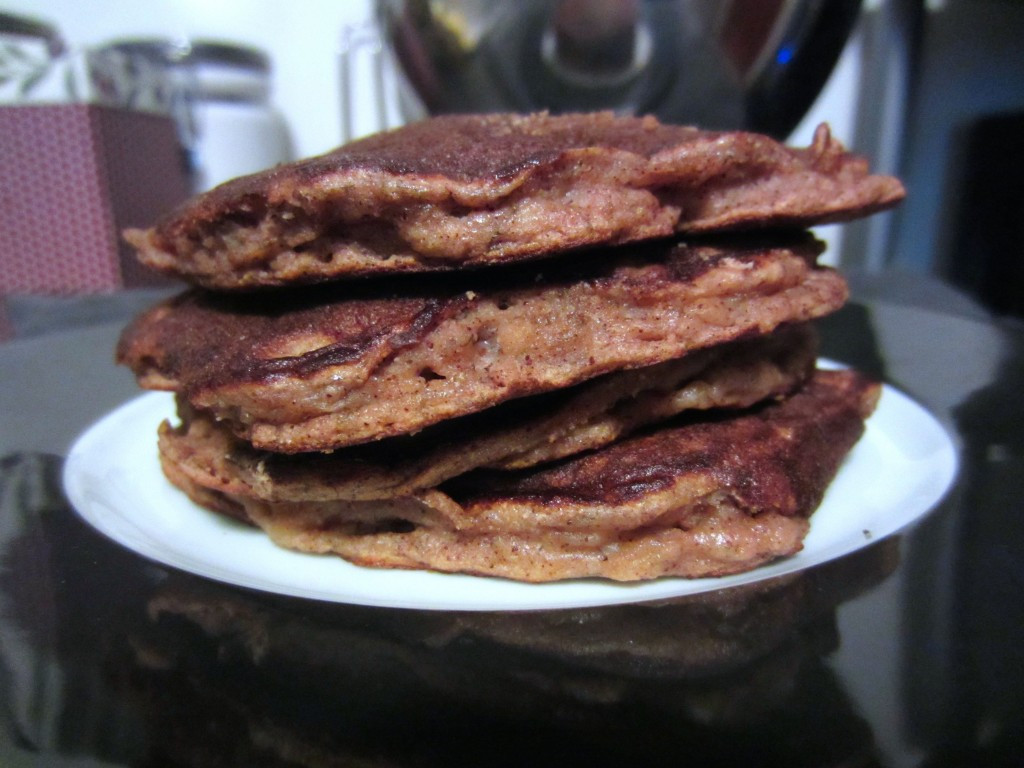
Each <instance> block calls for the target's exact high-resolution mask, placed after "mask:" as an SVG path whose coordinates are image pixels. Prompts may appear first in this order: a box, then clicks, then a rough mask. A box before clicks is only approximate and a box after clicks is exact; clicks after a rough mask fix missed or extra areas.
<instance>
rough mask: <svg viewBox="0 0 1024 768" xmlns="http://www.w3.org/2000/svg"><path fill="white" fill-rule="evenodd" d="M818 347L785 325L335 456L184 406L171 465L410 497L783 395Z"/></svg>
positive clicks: (203, 474) (300, 492) (276, 491)
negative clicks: (296, 447) (674, 419)
mask: <svg viewBox="0 0 1024 768" xmlns="http://www.w3.org/2000/svg"><path fill="white" fill-rule="evenodd" d="M816 348H817V345H816V343H815V336H814V333H813V332H812V330H811V329H810V328H809V327H806V326H798V327H792V328H785V329H781V330H780V331H777V332H776V333H775V334H772V335H770V336H768V337H763V338H756V339H749V340H744V341H739V342H733V343H731V344H723V345H719V346H717V347H713V348H711V349H708V350H702V351H699V352H695V353H694V354H692V355H688V356H687V357H685V358H682V359H680V360H672V361H669V362H666V363H661V364H659V365H655V366H650V367H648V368H641V369H637V370H634V371H625V372H619V373H612V374H609V375H607V376H605V377H601V378H599V379H596V380H594V381H592V382H589V383H586V384H583V385H580V386H578V387H575V388H570V389H568V390H561V391H559V392H556V393H552V394H551V395H548V396H540V397H530V398H522V399H520V400H516V401H513V402H510V403H506V404H505V405H499V406H496V407H495V408H491V409H488V410H486V411H483V412H481V413H479V414H476V415H473V416H469V417H463V418H461V419H454V420H450V421H446V422H443V423H442V424H439V425H437V426H436V427H433V428H428V429H426V430H424V431H422V432H420V433H418V434H417V435H415V436H410V437H406V438H392V439H390V440H382V441H378V442H375V443H370V444H367V445H362V446H355V447H352V448H349V449H342V450H339V451H335V452H334V453H331V454H307V453H303V454H275V453H269V452H266V451H257V450H255V449H253V448H252V447H251V446H249V445H248V444H247V443H245V442H244V441H241V440H239V439H238V438H236V437H235V436H234V435H233V434H232V433H231V432H230V431H229V430H228V429H226V428H224V427H222V426H221V425H219V424H217V423H216V422H215V421H213V420H212V419H210V418H208V417H206V416H204V415H203V414H201V413H196V412H194V411H193V410H192V409H190V408H188V407H187V405H185V404H180V405H179V415H180V417H181V424H180V425H179V426H178V427H176V428H173V427H171V426H170V425H169V424H164V425H162V427H161V429H160V452H161V460H162V462H163V463H164V464H168V465H173V467H172V468H171V469H170V470H169V471H170V472H172V473H177V474H182V475H187V476H189V477H191V478H192V479H193V480H194V482H196V483H197V484H199V485H202V486H205V487H212V488H219V489H221V490H223V491H228V492H230V493H233V494H237V495H244V496H251V497H255V498H259V499H263V500H265V501H331V500H338V499H345V500H352V501H364V500H373V499H388V498H395V497H400V496H409V495H412V494H414V493H416V492H418V491H422V490H424V489H427V488H431V487H433V486H435V485H437V484H439V483H441V482H444V481H445V480H448V479H450V478H452V477H455V476H457V475H460V474H463V473H465V472H468V471H469V470H472V469H475V468H477V467H481V466H492V467H503V468H519V467H528V466H533V465H535V464H538V463H542V462H548V461H553V460H555V459H559V458H563V457H565V456H569V455H572V454H575V453H579V452H581V451H584V450H591V449H594V448H598V447H601V446H603V445H605V444H607V443H610V442H612V441H614V440H615V439H617V438H619V437H620V436H622V435H625V434H629V433H630V432H633V431H635V430H636V429H638V428H639V427H642V426H644V425H646V424H651V423H655V422H658V421H661V420H664V419H667V418H669V417H670V416H673V415H675V414H678V413H680V412H682V411H684V410H691V409H698V410H706V409H711V408H743V407H746V406H749V405H752V404H753V403H756V402H758V401H760V400H763V399H765V398H772V397H782V396H784V395H786V394H788V393H789V392H791V391H792V390H794V389H796V388H797V387H799V386H800V385H801V384H803V382H804V381H805V380H806V379H807V377H808V376H810V374H811V372H812V371H813V369H814V359H815V351H816Z"/></svg>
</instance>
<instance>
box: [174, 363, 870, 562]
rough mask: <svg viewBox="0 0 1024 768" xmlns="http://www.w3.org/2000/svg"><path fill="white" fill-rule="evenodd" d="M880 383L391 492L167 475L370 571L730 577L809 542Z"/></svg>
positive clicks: (833, 380)
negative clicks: (320, 493)
mask: <svg viewBox="0 0 1024 768" xmlns="http://www.w3.org/2000/svg"><path fill="white" fill-rule="evenodd" d="M879 391H880V388H879V386H878V385H877V384H876V383H874V382H870V381H868V380H867V379H865V378H864V377H862V376H860V375H859V374H857V373H855V372H852V371H818V372H817V373H816V374H815V375H814V377H813V378H812V379H811V381H810V382H808V383H807V384H806V385H805V386H804V387H803V388H802V389H800V390H799V391H798V392H796V393H795V394H793V395H791V396H789V397H787V398H785V399H784V400H781V401H777V402H771V403H768V404H764V405H761V406H757V407H754V408H752V409H749V410H745V411H741V412H738V413H737V412H718V413H715V414H704V415H702V416H700V417H694V416H692V415H688V416H686V417H683V419H682V420H678V421H676V422H672V423H669V424H667V425H664V426H662V427H659V428H658V429H656V430H654V431H651V432H648V433H644V434H640V435H637V436H634V437H632V438H629V439H625V440H622V441H620V442H618V443H615V444H612V445H610V446H607V447H605V448H602V449H600V450H597V451H594V452H590V453H585V454H581V455H576V456H573V457H570V458H568V459H564V460H562V461H560V462H557V463H554V464H550V465H546V466H543V467H536V468H532V469H527V470H517V471H493V470H479V471H475V472H470V473H467V474H465V475H462V476H460V477H457V478H454V479H452V480H450V481H448V482H446V483H442V484H441V485H440V486H438V487H437V488H434V489H430V490H425V491H421V492H417V493H415V494H412V495H410V496H407V497H401V498H397V499H391V500H381V501H373V502H367V501H337V500H336V501H288V502H267V501H264V500H260V499H256V498H254V497H251V496H245V495H241V494H237V493H226V492H224V491H223V490H221V489H219V488H218V487H210V486H204V485H200V484H198V483H196V482H195V480H194V479H193V478H191V477H189V476H188V475H185V474H183V473H179V472H176V471H175V466H174V465H173V464H166V463H165V471H167V474H168V476H169V477H170V479H171V480H172V482H174V483H176V484H177V485H179V486H180V487H182V488H183V489H184V490H185V491H186V492H187V493H189V495H190V496H192V498H193V499H194V500H195V501H197V502H198V503H199V504H201V505H204V506H207V507H209V508H211V509H214V510H216V511H219V512H223V513H226V514H230V515H233V516H235V517H238V518H239V519H243V520H246V521H248V522H250V523H252V524H254V525H257V526H259V527H260V528H262V529H263V530H264V531H266V532H267V534H268V535H269V536H270V537H271V538H272V539H273V540H274V541H275V542H276V543H278V544H279V545H281V546H284V547H287V548H291V549H296V550H299V551H303V552H313V553H333V554H338V555H341V556H342V557H345V558H346V559H348V560H351V561H352V562H355V563H357V564H361V565H369V566H378V567H392V568H419V569H431V570H438V571H448V572H464V573H474V574H480V575H490V576H500V577H504V578H510V579H517V580H521V581H529V582H543V581H554V580H560V579H570V578H581V577H603V578H608V579H614V580H619V581H634V580H641V579H652V578H657V577H660V576H683V577H691V578H694V577H703V576H721V575H727V574H733V573H738V572H742V571H746V570H750V569H752V568H755V567H757V566H758V565H761V564H763V563H765V562H768V561H770V560H774V559H776V558H779V557H784V556H787V555H791V554H793V553H795V552H797V551H799V550H800V548H801V547H802V545H803V539H804V536H805V535H806V533H807V530H808V527H809V523H808V518H809V517H810V515H811V514H812V513H813V512H814V510H815V509H816V508H817V506H818V505H819V504H820V502H821V499H822V496H823V495H824V493H825V490H826V488H827V487H828V484H829V483H830V482H831V481H832V479H833V477H834V476H835V474H836V472H837V471H838V469H839V466H840V465H841V463H842V460H843V458H844V457H845V456H846V454H847V453H848V452H849V450H850V449H851V448H852V447H853V445H854V443H856V441H857V440H858V439H859V437H860V435H861V434H862V433H863V429H864V419H865V418H867V416H868V415H869V414H870V413H871V411H872V410H873V408H874V406H875V403H876V402H877V398H878V394H879Z"/></svg>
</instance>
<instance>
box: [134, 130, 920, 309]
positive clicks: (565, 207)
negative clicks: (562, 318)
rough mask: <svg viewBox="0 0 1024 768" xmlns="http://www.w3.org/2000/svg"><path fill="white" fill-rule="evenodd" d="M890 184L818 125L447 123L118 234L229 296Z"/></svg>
mask: <svg viewBox="0 0 1024 768" xmlns="http://www.w3.org/2000/svg"><path fill="white" fill-rule="evenodd" d="M903 194H904V192H903V188H902V186H901V185H900V183H899V181H898V180H896V179H893V178H891V177H885V176H877V175H872V174H870V173H869V171H868V168H867V164H866V162H865V161H864V159H863V158H860V157H857V156H854V155H851V154H849V153H847V152H846V151H845V150H844V148H843V147H842V145H841V144H840V143H839V142H837V141H836V140H834V139H833V138H832V137H831V136H830V135H829V133H828V130H827V128H825V127H822V128H821V129H819V131H818V133H817V134H816V136H815V139H814V143H813V144H812V146H810V147H808V148H806V149H791V148H787V147H784V146H782V145H780V144H778V143H777V142H775V141H774V140H772V139H770V138H768V137H766V136H761V135H757V134H750V133H740V132H733V133H717V132H709V131H701V130H698V129H695V128H692V127H682V126H672V125H662V124H660V123H658V122H657V121H656V120H655V119H654V118H650V117H647V118H634V117H617V116H614V115H612V114H610V113H597V114H576V115H560V116H552V115H547V114H533V115H509V114H497V115H459V116H441V117H436V118H432V119H430V120H426V121H423V122H420V123H416V124H412V125H409V126H405V127H403V128H400V129H397V130H394V131H391V132H386V133H382V134H378V135H375V136H371V137H368V138H366V139H362V140H360V141H357V142H354V143H352V144H349V145H346V146H343V147H341V148H339V149H337V150H335V151H334V152H331V153H329V154H326V155H322V156H319V157H314V158H310V159H307V160H304V161H300V162H298V163H295V164H292V165H286V166H280V167H277V168H274V169H271V170H268V171H266V172H263V173H260V174H256V175H252V176H247V177H243V178H240V179H236V180H234V181H231V182H228V183H227V184H224V185H222V186H220V187H218V188H216V189H214V190H212V191H210V192H208V193H206V194H204V195H201V196H199V197H197V198H195V199H194V200H192V201H190V202H188V203H186V204H185V205H183V206H182V207H180V208H179V209H177V210H175V211H174V212H172V213H170V214H169V215H167V216H166V217H165V218H164V219H163V220H162V221H160V222H159V223H158V224H157V225H156V226H155V227H153V228H152V229H150V230H147V231H139V230H132V231H129V232H128V233H126V237H127V238H128V240H129V241H130V242H131V243H132V244H133V245H135V247H136V248H137V249H138V250H139V254H140V258H141V260H142V261H143V262H144V263H145V264H147V265H148V266H150V267H152V268H154V269H157V270H160V271H163V272H168V273H174V274H178V275H180V276H183V277H186V278H188V279H190V280H193V281H195V282H197V283H199V284H201V285H206V286H208V287H216V288H226V289H231V288H246V287H253V286H260V285H283V284H288V283H294V282H312V281H319V280H324V279H331V278H336V277H345V276H354V275H365V274H373V273H384V272H388V273H392V272H408V271H414V272H418V271H436V270H447V269H453V268H458V267H462V266H467V265H480V264H494V263H499V262H505V261H510V260H516V259H521V258H530V257H536V256H540V255H544V254H548V253H554V252H560V251H564V250H567V249H570V248H577V247H580V246H585V245H596V244H616V243H624V242H630V241H635V240H641V239H647V238H652V237H664V236H668V235H671V234H673V233H674V232H683V233H695V232H721V231H726V230H736V229H749V228H752V227H764V226H773V227H780V226H787V227H802V226H807V225H811V224H818V223H823V222H826V221H837V220H844V219H849V218H853V217H856V216H862V215H865V214H868V213H871V212H873V211H876V210H879V209H882V208H885V207H888V206H890V205H893V204H895V203H896V202H898V201H899V200H900V199H901V198H902V197H903Z"/></svg>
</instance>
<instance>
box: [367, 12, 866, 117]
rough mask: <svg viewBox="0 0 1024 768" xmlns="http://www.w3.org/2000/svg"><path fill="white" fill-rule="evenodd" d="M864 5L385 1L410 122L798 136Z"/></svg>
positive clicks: (388, 40) (381, 17)
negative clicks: (596, 114) (641, 118)
mask: <svg viewBox="0 0 1024 768" xmlns="http://www.w3.org/2000/svg"><path fill="white" fill-rule="evenodd" d="M859 10H860V0H520V1H518V2H514V1H512V0H377V14H378V21H379V24H380V28H381V33H382V35H383V38H384V44H385V47H386V48H387V50H388V51H389V52H390V54H391V55H392V56H393V57H394V60H395V62H396V63H397V68H398V71H399V72H400V75H401V80H402V82H401V85H400V94H399V96H400V103H401V105H402V109H403V112H404V113H405V117H406V118H407V119H411V118H415V117H418V116H421V115H422V114H424V113H426V114H437V113H446V112H480V111H498V110H512V111H532V110H539V109H547V110H550V111H552V112H566V111H576V110H592V109H613V110H616V111H619V112H622V113H650V114H655V115H658V116H659V117H661V118H662V119H663V120H666V121H670V122H676V123H694V124H699V125H702V126H705V127H708V128H723V129H725V128H746V129H751V130H757V131H762V132H765V133H769V134H773V135H776V136H779V137H784V136H785V135H787V134H788V133H789V132H790V131H791V130H792V128H793V127H794V126H795V125H796V124H797V122H799V120H800V118H801V117H802V116H803V115H804V113H805V112H806V111H807V109H808V108H809V107H810V105H811V103H812V102H813V100H814V98H815V97H816V96H817V95H818V92H819V91H820V90H821V88H822V86H823V85H824V83H825V81H826V79H827V78H828V75H829V73H830V72H831V70H832V68H833V66H834V65H835V62H836V59H837V58H838V56H839V53H840V52H841V50H842V47H843V45H844V44H845V42H846V39H847V37H848V36H849V33H850V30H851V29H852V27H853V24H854V22H855V20H856V18H857V15H858V12H859Z"/></svg>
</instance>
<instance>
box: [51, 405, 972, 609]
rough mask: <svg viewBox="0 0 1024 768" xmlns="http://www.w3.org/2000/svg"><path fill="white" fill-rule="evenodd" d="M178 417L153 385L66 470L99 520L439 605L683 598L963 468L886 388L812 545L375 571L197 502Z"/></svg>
mask: <svg viewBox="0 0 1024 768" xmlns="http://www.w3.org/2000/svg"><path fill="white" fill-rule="evenodd" d="M173 414H174V403H173V399H172V397H171V395H169V394H164V393H151V394H147V395H143V396H141V397H139V398H138V399H136V400H133V401H131V402H129V403H127V404H125V405H123V406H121V407H120V408H118V409H117V410H115V411H113V412H112V413H110V414H109V415H107V416H106V417H105V418H103V419H102V420H100V421H99V422H97V423H96V424H95V425H93V426H92V427H91V428H90V429H89V430H88V431H87V432H86V433H85V434H84V435H82V437H80V438H79V439H78V441H77V442H76V443H75V445H74V446H73V448H72V450H71V453H70V455H69V457H68V460H67V463H66V465H65V471H64V484H65V489H66V491H67V494H68V498H69V499H70V500H71V503H72V504H73V505H74V507H75V509H77V510H78V512H79V514H80V515H81V516H82V517H83V518H84V519H85V520H86V521H88V522H89V523H90V524H91V525H92V526H93V527H95V528H97V529H98V530H99V531H101V532H102V533H104V534H106V535H107V536H109V537H110V538H112V539H114V540H115V541H117V542H120V543H121V544H123V545H124V546H126V547H128V548H129V549H132V550H134V551H135V552H138V553H139V554H141V555H144V556H146V557H148V558H151V559H153V560H156V561H158V562H161V563H164V564H166V565H170V566H173V567H176V568H181V569H183V570H186V571H190V572H192V573H196V574H199V575H201V576H206V577H209V578H212V579H218V580H220V581H224V582H228V583H230V584H238V585H241V586H245V587H251V588H255V589H261V590H265V591H269V592H276V593H280V594H285V595H294V596H298V597H307V598H314V599H319V600H329V601H334V602H342V603H356V604H361V605H377V606H387V607H396V608H422V609H434V610H528V609H548V608H569V607H581V606H592V605H611V604H614V603H627V602H636V601H640V600H655V599H662V598H667V597H675V596H679V595H685V594H694V593H698V592H704V591H709V590H713V589H720V588H723V587H727V586H733V585H737V584H743V583H749V582H752V581H759V580H761V579H767V578H770V577H774V576H779V575H782V574H785V573H790V572H792V571H797V570H801V569H804V568H807V567H809V566H812V565H816V564H818V563H823V562H825V561H826V560H831V559H833V558H836V557H839V556H841V555H844V554H847V553H849V552H852V551H854V550H856V549H859V548H861V547H864V546H866V545H868V544H870V543H872V542H873V541H877V540H878V539H880V538H882V537H883V536H887V535H889V534H892V533H894V532H896V531H898V530H899V529H901V528H903V527H905V526H907V525H908V524H910V523H911V522H913V521H915V520H917V519H918V518H920V517H921V516H922V515H924V514H925V513H926V512H928V511H929V510H930V509H932V508H933V507H934V506H935V505H936V504H937V503H938V502H939V500H940V499H941V498H942V496H943V495H944V494H945V493H946V491H947V490H948V489H949V487H950V485H951V483H952V481H953V478H954V476H955V474H956V466H957V460H956V450H955V448H954V446H953V443H952V441H951V439H950V437H949V435H948V434H947V433H946V432H945V431H944V430H943V428H942V427H941V426H940V425H939V423H938V422H937V421H936V420H935V418H934V417H932V416H931V415H930V414H929V413H928V412H927V411H925V410H924V409H923V408H921V406H919V405H918V404H916V403H915V402H913V401H912V400H911V399H909V398H908V397H907V396H905V395H903V394H902V393H900V392H898V391H896V390H894V389H892V388H891V387H888V386H886V387H885V388H884V390H883V393H882V398H881V401H880V403H879V406H878V409H877V411H876V412H875V413H874V415H872V417H871V418H870V419H869V421H868V426H867V430H866V432H865V434H864V436H863V437H862V438H861V440H860V442H859V443H858V444H857V445H856V447H855V448H854V450H853V451H852V453H851V454H850V455H849V456H848V457H847V459H846V461H845V462H844V464H843V466H842V469H841V470H840V472H839V474H838V476H837V477H836V479H835V481H834V482H833V483H832V485H831V487H830V488H829V490H828V493H827V494H826V496H825V499H824V501H823V502H822V505H821V507H819V509H818V510H817V512H815V513H814V516H813V517H812V518H811V531H810V533H809V534H808V536H807V539H806V541H805V544H804V549H803V550H802V551H801V552H799V553H798V554H796V555H794V556H792V557H789V558H785V559H783V560H779V561H776V562H774V563H771V564H769V565H766V566H763V567H761V568H758V569H756V570H754V571H751V572H749V573H745V574H740V575H737V576H729V577H724V578H717V579H696V580H692V579H676V578H663V579H658V580H655V581H650V582H644V583H640V584H617V583H614V582H606V581H602V580H597V579H582V580H576V581H569V582H556V583H551V584H523V583H518V582H512V581H506V580H503V579H496V578H484V577H478V576H465V575H453V574H442V573H433V572H424V571H401V570H383V569H370V568H363V567H360V566H356V565H352V564H350V563H348V562H346V561H344V560H342V559H341V558H338V557H334V556H322V555H309V554H302V553H298V552H291V551H287V550H284V549H280V548H278V547H277V546H275V545H274V544H272V543H271V542H270V540H269V539H268V538H267V537H266V536H265V535H264V534H263V533H262V532H260V531H258V530H254V529H250V528H248V527H247V526H244V525H241V524H239V523H235V522H233V521H231V520H227V519H225V518H223V517H221V516H219V515H216V514H213V513H211V512H208V511H206V510H203V509H202V508H200V507H197V506H196V505H195V504H193V503H192V502H191V501H189V500H188V499H187V498H186V497H185V496H184V494H182V493H181V492H180V491H178V490H177V489H176V488H174V487H173V486H172V485H170V483H169V482H168V481H167V480H166V479H165V478H164V476H163V474H162V472H161V470H160V466H159V460H158V458H157V447H156V428H157V425H158V424H159V423H160V421H162V420H163V419H165V418H171V417H173Z"/></svg>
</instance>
